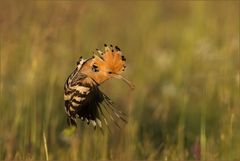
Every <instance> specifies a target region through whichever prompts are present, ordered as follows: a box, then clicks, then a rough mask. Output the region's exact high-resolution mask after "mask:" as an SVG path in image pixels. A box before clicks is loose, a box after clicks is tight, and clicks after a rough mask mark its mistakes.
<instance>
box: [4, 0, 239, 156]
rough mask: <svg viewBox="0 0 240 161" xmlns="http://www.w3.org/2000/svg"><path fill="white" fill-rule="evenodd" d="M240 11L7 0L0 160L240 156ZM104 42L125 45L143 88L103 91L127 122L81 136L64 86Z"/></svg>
mask: <svg viewBox="0 0 240 161" xmlns="http://www.w3.org/2000/svg"><path fill="white" fill-rule="evenodd" d="M239 7H240V4H239V2H238V1H226V2H225V1H219V2H215V1H180V2H177V1H175V2H165V1H161V2H157V1H150V2H148V1H131V2H125V1H123V2H112V1H104V2H102V1H82V2H77V1H32V2H28V3H26V2H25V3H23V2H18V1H16V2H14V1H12V2H8V1H1V2H0V76H1V77H0V96H1V97H0V103H1V105H0V118H1V119H0V160H45V159H46V156H48V157H49V160H109V159H111V160H116V159H118V160H120V159H122V160H124V159H127V160H133V159H134V160H143V159H147V160H193V159H198V158H201V159H203V160H240V120H239V118H240V92H239V91H240V54H239V28H240V27H239ZM104 43H112V44H113V45H118V46H119V47H120V48H121V49H122V50H123V52H124V53H125V56H126V58H127V63H128V66H127V69H126V72H125V73H124V75H125V76H126V77H127V78H128V79H129V80H131V81H132V82H133V83H134V84H135V86H136V89H135V90H134V91H131V90H130V89H129V88H128V87H127V86H126V85H125V84H124V83H122V82H120V81H118V80H111V81H108V82H106V83H105V84H103V85H102V86H101V89H102V90H103V91H104V92H105V93H106V94H107V95H109V96H110V97H111V98H112V100H114V102H115V104H116V105H117V107H118V108H119V109H121V110H123V111H124V112H126V113H127V114H128V123H127V124H126V125H124V124H123V125H122V127H121V129H118V128H116V127H112V133H111V134H110V133H108V132H107V130H106V131H105V133H104V135H102V134H101V132H99V131H95V132H94V130H93V128H91V127H88V126H87V125H85V124H81V123H80V126H79V128H78V129H77V131H76V132H75V133H72V132H71V130H70V129H66V128H67V124H66V117H65V113H64V108H63V84H64V82H65V80H66V78H67V77H68V75H69V74H70V73H71V72H72V70H73V69H74V67H75V64H76V61H77V59H78V58H79V56H81V55H82V56H84V57H85V58H87V57H91V56H92V51H94V50H95V49H96V48H102V47H103V44H104ZM43 133H45V135H46V142H44V137H43ZM45 145H47V148H48V153H46V151H45V150H46V146H45Z"/></svg>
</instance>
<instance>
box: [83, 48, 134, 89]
mask: <svg viewBox="0 0 240 161" xmlns="http://www.w3.org/2000/svg"><path fill="white" fill-rule="evenodd" d="M104 46H105V50H104V52H102V51H100V50H98V49H96V50H97V52H98V55H96V54H95V55H94V56H93V57H92V58H90V59H88V60H86V61H85V62H84V63H83V64H82V66H81V69H80V71H81V73H82V74H86V75H87V76H89V77H90V78H92V79H93V80H94V81H95V82H97V83H98V84H101V83H103V82H104V81H106V80H108V79H110V78H118V79H121V80H123V81H124V82H126V83H127V84H128V85H129V86H130V87H131V88H134V87H133V85H132V84H131V83H130V82H129V81H128V80H127V79H126V78H124V77H123V76H122V75H120V74H121V73H122V72H123V71H124V69H125V68H126V65H125V63H126V59H125V57H124V56H123V55H122V52H121V50H120V48H119V47H117V46H115V49H113V46H112V45H110V47H108V46H107V45H106V44H105V45H104Z"/></svg>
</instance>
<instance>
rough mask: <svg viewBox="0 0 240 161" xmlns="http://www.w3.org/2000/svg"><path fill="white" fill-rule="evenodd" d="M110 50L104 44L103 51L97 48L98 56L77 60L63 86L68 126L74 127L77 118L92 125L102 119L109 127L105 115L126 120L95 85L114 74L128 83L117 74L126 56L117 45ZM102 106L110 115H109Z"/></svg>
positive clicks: (119, 72)
mask: <svg viewBox="0 0 240 161" xmlns="http://www.w3.org/2000/svg"><path fill="white" fill-rule="evenodd" d="M115 49H116V50H113V49H111V48H109V47H107V46H106V45H105V51H104V52H101V51H100V50H97V51H98V53H99V56H98V55H94V56H93V57H92V58H89V59H83V58H82V57H80V60H79V61H78V63H77V67H76V69H75V70H74V71H73V72H72V73H71V75H70V76H69V77H68V79H67V80H66V82H65V85H64V101H65V111H66V114H67V117H68V123H69V125H74V126H77V124H76V118H80V119H81V120H83V121H85V120H86V121H87V123H91V124H92V125H93V126H94V127H96V126H99V127H100V128H102V121H104V124H105V125H107V126H108V118H110V119H111V120H112V121H114V122H115V123H116V121H115V118H119V119H121V120H124V121H125V118H124V114H123V113H122V112H121V111H118V110H116V109H115V108H114V106H113V103H112V101H111V100H110V99H109V98H108V97H107V96H106V95H105V94H104V93H102V92H101V91H100V89H99V88H98V86H99V85H100V84H102V83H103V82H104V81H106V80H108V79H110V78H112V77H115V78H118V79H122V80H124V81H125V82H126V83H128V84H129V85H130V86H132V85H131V84H130V82H129V81H128V80H126V79H125V78H124V77H122V76H121V75H120V74H121V73H122V72H123V70H124V69H125V61H126V59H125V58H124V57H123V56H122V53H121V51H120V49H119V48H118V47H117V46H116V47H115ZM102 107H104V109H105V110H106V111H107V113H108V114H109V116H108V118H107V117H105V114H104V112H103V110H102Z"/></svg>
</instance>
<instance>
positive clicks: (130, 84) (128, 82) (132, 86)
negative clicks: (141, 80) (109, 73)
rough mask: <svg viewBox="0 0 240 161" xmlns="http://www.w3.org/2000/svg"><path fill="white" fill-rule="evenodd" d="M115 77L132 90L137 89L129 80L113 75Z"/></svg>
mask: <svg viewBox="0 0 240 161" xmlns="http://www.w3.org/2000/svg"><path fill="white" fill-rule="evenodd" d="M113 77H114V78H117V79H120V80H122V81H124V82H125V83H126V84H127V85H128V86H129V87H130V88H131V89H132V90H133V89H134V88H135V86H134V85H133V84H132V83H131V82H130V81H129V80H127V79H126V78H124V77H123V76H122V75H119V74H113Z"/></svg>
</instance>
